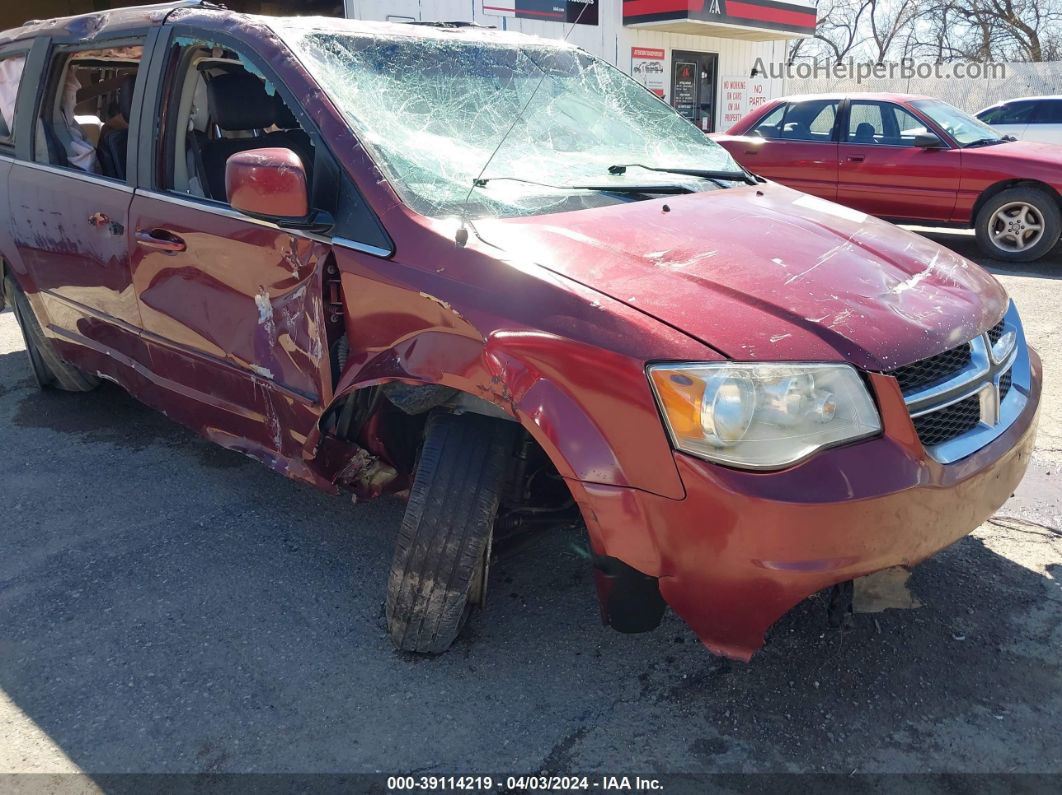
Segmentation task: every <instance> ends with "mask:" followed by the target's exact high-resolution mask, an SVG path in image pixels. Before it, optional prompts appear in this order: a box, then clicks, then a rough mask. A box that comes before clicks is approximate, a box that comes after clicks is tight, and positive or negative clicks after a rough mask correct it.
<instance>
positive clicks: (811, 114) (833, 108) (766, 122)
mask: <svg viewBox="0 0 1062 795" xmlns="http://www.w3.org/2000/svg"><path fill="white" fill-rule="evenodd" d="M836 117H837V103H836V102H821V101H812V102H787V103H785V104H784V105H779V106H778V107H777V108H775V109H774V110H773V111H771V112H770V113H768V114H767V116H766V117H765V118H764V119H763V120H762V121H760V123H759V124H757V125H756V126H755V127H754V128H753V129H752V130H751V132H750V134H751V135H756V136H760V137H762V138H768V139H772V140H773V139H779V140H796V141H817V142H820V143H829V142H830V141H832V140H833V125H834V120H835V119H836Z"/></svg>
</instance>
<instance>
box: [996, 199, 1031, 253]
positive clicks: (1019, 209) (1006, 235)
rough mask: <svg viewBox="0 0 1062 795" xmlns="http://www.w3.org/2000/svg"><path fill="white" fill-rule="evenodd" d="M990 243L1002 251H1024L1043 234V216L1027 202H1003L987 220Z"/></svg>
mask: <svg viewBox="0 0 1062 795" xmlns="http://www.w3.org/2000/svg"><path fill="white" fill-rule="evenodd" d="M988 231H989V234H990V235H991V238H992V243H993V244H994V245H995V246H997V247H999V248H1000V249H1002V250H1003V251H1026V250H1028V249H1030V248H1032V247H1033V246H1035V245H1036V244H1037V243H1039V242H1040V238H1042V237H1043V236H1044V217H1043V214H1042V213H1041V212H1040V210H1039V209H1038V208H1037V207H1036V206H1035V205H1032V204H1029V203H1028V202H1020V201H1019V202H1010V203H1009V204H1004V205H1003V206H1002V207H1000V208H999V209H998V210H996V211H995V212H994V213H993V214H992V218H991V219H990V220H989V222H988Z"/></svg>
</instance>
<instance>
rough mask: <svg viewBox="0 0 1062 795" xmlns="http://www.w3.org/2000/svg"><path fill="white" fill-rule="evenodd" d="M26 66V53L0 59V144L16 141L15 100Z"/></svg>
mask: <svg viewBox="0 0 1062 795" xmlns="http://www.w3.org/2000/svg"><path fill="white" fill-rule="evenodd" d="M25 66H26V56H25V55H12V56H9V57H7V58H4V59H2V60H0V144H11V143H14V141H15V100H16V99H17V98H18V87H19V84H20V83H21V82H22V72H23V70H24V68H25Z"/></svg>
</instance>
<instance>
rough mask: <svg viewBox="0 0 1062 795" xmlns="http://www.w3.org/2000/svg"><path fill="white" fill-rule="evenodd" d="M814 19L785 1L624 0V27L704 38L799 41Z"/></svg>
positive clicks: (812, 12) (812, 26) (809, 9)
mask: <svg viewBox="0 0 1062 795" xmlns="http://www.w3.org/2000/svg"><path fill="white" fill-rule="evenodd" d="M488 2H489V0H488ZM815 19H816V14H815V8H814V6H811V5H807V4H804V3H794V2H787V0H623V24H624V25H634V26H639V27H652V28H653V29H654V30H665V31H673V32H679V33H693V34H698V33H699V34H701V35H706V36H727V37H728V38H747V39H762V40H766V39H772V38H773V39H785V38H801V37H804V36H811V35H813V34H814V33H815Z"/></svg>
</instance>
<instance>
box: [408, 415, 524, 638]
mask: <svg viewBox="0 0 1062 795" xmlns="http://www.w3.org/2000/svg"><path fill="white" fill-rule="evenodd" d="M518 429H519V426H517V425H515V424H514V423H510V422H506V421H504V420H496V419H492V418H490V417H483V416H480V415H478V414H462V415H455V414H435V415H433V416H432V417H431V418H430V419H429V420H428V424H427V427H426V429H425V439H424V446H423V449H422V450H421V454H420V462H419V463H418V465H417V472H416V477H415V479H414V481H413V489H412V491H411V493H410V496H409V504H408V505H407V507H406V513H405V516H404V517H403V518H402V527H401V529H400V530H399V532H398V540H397V543H396V547H395V557H394V562H393V563H392V564H391V575H390V579H389V581H388V584H387V629H388V632H389V633H390V635H391V640H392V641H393V642H394V644H395V646H397V647H398V648H399V649H402V650H403V651H410V652H421V653H426V654H438V653H440V652H444V651H446V650H447V649H448V648H449V647H450V644H452V643H453V642H454V640H455V639H456V638H457V636H458V634H460V632H461V629H462V628H463V627H464V624H465V621H466V620H467V618H468V614H469V612H470V611H471V608H472V605H471V603H470V600H469V596H470V594H471V592H472V590H473V586H474V585H475V584H476V583H477V578H478V577H481V576H483V575H484V574H485V572H486V566H487V560H486V558H487V556H488V555H489V549H490V538H491V533H492V531H493V527H494V518H495V516H496V514H497V512H498V502H499V499H500V497H501V489H502V487H503V484H504V481H505V477H506V472H507V468H508V465H509V462H510V459H511V456H512V452H513V449H514V445H515V440H516V434H517V431H518Z"/></svg>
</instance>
